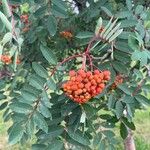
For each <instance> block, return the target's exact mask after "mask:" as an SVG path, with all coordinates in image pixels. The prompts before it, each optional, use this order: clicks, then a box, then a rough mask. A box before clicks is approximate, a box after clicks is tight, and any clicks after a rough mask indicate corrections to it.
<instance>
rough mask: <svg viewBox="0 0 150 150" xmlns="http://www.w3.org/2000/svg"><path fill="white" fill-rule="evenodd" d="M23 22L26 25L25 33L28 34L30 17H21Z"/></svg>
mask: <svg viewBox="0 0 150 150" xmlns="http://www.w3.org/2000/svg"><path fill="white" fill-rule="evenodd" d="M20 19H21V21H22V22H23V23H24V25H25V26H24V28H23V29H22V31H23V32H28V31H29V30H30V28H29V26H30V22H29V16H28V15H27V14H26V15H21V17H20Z"/></svg>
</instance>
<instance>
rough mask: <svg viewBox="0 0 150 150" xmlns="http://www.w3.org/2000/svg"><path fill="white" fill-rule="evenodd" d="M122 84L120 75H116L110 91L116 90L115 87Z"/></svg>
mask: <svg viewBox="0 0 150 150" xmlns="http://www.w3.org/2000/svg"><path fill="white" fill-rule="evenodd" d="M122 82H123V77H122V75H120V74H119V75H117V76H116V77H115V81H114V83H113V84H112V86H111V89H116V88H117V86H118V85H119V84H121V83H122Z"/></svg>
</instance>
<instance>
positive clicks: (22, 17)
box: [20, 15, 29, 24]
mask: <svg viewBox="0 0 150 150" xmlns="http://www.w3.org/2000/svg"><path fill="white" fill-rule="evenodd" d="M20 19H21V21H22V22H23V23H24V24H28V23H29V17H28V15H21V17H20Z"/></svg>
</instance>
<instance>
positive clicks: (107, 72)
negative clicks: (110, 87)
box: [103, 70, 111, 76]
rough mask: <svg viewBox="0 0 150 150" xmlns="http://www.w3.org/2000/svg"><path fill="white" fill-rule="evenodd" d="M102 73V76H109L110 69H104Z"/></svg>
mask: <svg viewBox="0 0 150 150" xmlns="http://www.w3.org/2000/svg"><path fill="white" fill-rule="evenodd" d="M103 74H104V76H110V74H111V73H110V71H109V70H105V71H104V72H103Z"/></svg>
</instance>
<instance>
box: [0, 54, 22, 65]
mask: <svg viewBox="0 0 150 150" xmlns="http://www.w3.org/2000/svg"><path fill="white" fill-rule="evenodd" d="M0 60H1V61H2V62H3V63H4V64H7V65H9V64H11V63H12V59H11V56H9V55H1V58H0ZM16 63H17V64H20V63H21V61H20V59H19V58H17V62H16Z"/></svg>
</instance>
